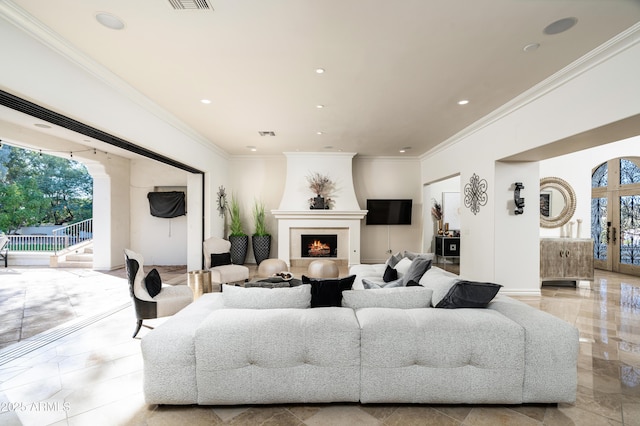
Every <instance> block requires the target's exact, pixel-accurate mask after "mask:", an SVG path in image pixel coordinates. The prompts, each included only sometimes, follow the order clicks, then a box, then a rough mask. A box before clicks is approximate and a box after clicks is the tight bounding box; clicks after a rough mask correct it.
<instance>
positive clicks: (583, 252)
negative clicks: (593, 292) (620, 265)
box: [540, 238, 593, 281]
mask: <svg viewBox="0 0 640 426" xmlns="http://www.w3.org/2000/svg"><path fill="white" fill-rule="evenodd" d="M540 280H541V281H577V280H593V240H591V239H586V238H541V239H540Z"/></svg>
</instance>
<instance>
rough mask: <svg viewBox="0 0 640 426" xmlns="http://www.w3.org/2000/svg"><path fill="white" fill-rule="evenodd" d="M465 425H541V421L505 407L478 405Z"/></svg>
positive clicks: (465, 421)
mask: <svg viewBox="0 0 640 426" xmlns="http://www.w3.org/2000/svg"><path fill="white" fill-rule="evenodd" d="M463 425H465V426H539V425H541V422H539V421H536V420H534V419H532V418H531V417H529V416H526V415H524V414H520V413H518V412H516V411H514V410H511V409H508V408H504V407H476V408H473V409H472V410H471V412H470V413H469V415H468V416H467V418H466V419H465V420H464V422H463Z"/></svg>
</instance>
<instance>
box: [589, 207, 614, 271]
mask: <svg viewBox="0 0 640 426" xmlns="http://www.w3.org/2000/svg"><path fill="white" fill-rule="evenodd" d="M607 204H608V199H607V198H606V197H603V198H592V199H591V238H593V261H594V267H596V268H598V269H611V266H610V265H608V263H610V262H608V260H609V259H610V256H608V253H607V252H608V250H609V227H610V222H608V221H607Z"/></svg>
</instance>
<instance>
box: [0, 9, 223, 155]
mask: <svg viewBox="0 0 640 426" xmlns="http://www.w3.org/2000/svg"><path fill="white" fill-rule="evenodd" d="M0 17H2V18H4V19H5V20H6V21H7V22H9V23H10V24H12V25H14V26H15V27H17V28H18V29H20V30H22V31H24V32H25V33H27V34H28V35H29V36H31V37H32V38H34V39H35V40H37V41H39V42H40V43H42V44H43V45H45V46H46V47H48V48H49V49H51V50H53V51H54V52H56V53H58V54H59V55H60V56H62V57H64V58H66V59H67V60H69V61H70V62H71V63H73V64H74V65H76V66H77V67H79V68H81V69H82V70H84V71H85V72H87V73H88V74H90V75H91V76H93V77H95V78H96V79H98V80H99V81H101V82H102V83H104V84H105V85H107V86H108V87H110V88H112V89H113V90H114V91H115V92H117V93H118V94H120V95H122V96H123V97H125V98H127V99H128V100H130V101H132V102H133V103H135V104H137V105H139V106H140V107H142V108H143V109H144V110H145V111H147V112H149V113H151V114H153V115H154V116H156V117H157V118H159V119H160V120H162V121H163V122H165V123H168V124H169V125H171V126H172V127H174V128H176V129H177V130H178V131H180V132H181V133H183V134H185V135H186V136H187V137H189V138H190V139H192V140H193V141H195V142H197V143H198V144H200V145H201V146H202V147H204V148H206V149H209V150H212V151H214V152H215V153H216V154H218V155H220V156H222V157H223V158H225V159H228V158H229V154H228V153H227V152H226V151H224V150H223V149H221V148H220V147H219V146H217V145H215V144H213V143H212V142H210V141H209V140H208V139H207V138H205V137H204V136H202V135H201V134H200V133H198V132H196V131H195V130H193V128H191V127H189V126H188V125H187V124H186V123H184V122H183V121H181V120H180V119H178V118H177V117H176V116H175V115H173V114H171V113H170V112H168V111H167V110H165V109H164V108H162V107H160V106H159V105H158V104H157V103H155V102H153V101H152V100H151V99H149V98H148V97H146V96H145V95H143V94H142V93H140V92H139V91H138V90H136V89H135V88H134V87H133V86H131V85H130V84H129V83H127V82H126V81H124V80H123V79H122V78H120V77H119V76H117V75H116V74H114V73H113V72H112V71H110V70H109V69H107V68H106V67H104V66H102V65H101V64H99V63H98V62H96V61H95V60H94V59H92V58H91V57H90V56H88V55H86V54H84V53H83V52H81V51H80V50H78V49H77V48H76V47H75V46H73V45H72V44H70V43H69V42H68V41H67V40H66V39H64V38H63V37H61V36H60V35H59V34H57V33H56V32H54V31H53V30H51V28H49V27H47V26H46V25H44V24H43V23H42V22H40V21H38V20H37V19H36V18H34V17H33V16H31V15H30V14H29V13H27V12H26V11H25V10H24V9H22V8H21V7H20V6H18V5H17V4H15V3H14V2H13V1H11V0H3V1H1V2H0Z"/></svg>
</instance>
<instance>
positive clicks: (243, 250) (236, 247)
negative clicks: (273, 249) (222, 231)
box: [229, 235, 249, 265]
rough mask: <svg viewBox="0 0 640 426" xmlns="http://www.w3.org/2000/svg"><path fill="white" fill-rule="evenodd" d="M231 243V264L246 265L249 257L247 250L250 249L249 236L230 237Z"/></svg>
mask: <svg viewBox="0 0 640 426" xmlns="http://www.w3.org/2000/svg"><path fill="white" fill-rule="evenodd" d="M229 242H230V243H231V248H230V249H229V252H230V253H231V263H233V264H234V265H244V260H245V259H246V257H247V250H248V249H249V236H248V235H229Z"/></svg>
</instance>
